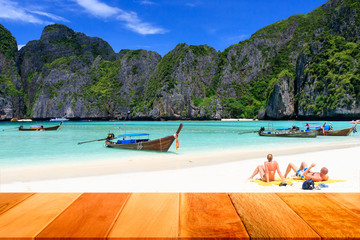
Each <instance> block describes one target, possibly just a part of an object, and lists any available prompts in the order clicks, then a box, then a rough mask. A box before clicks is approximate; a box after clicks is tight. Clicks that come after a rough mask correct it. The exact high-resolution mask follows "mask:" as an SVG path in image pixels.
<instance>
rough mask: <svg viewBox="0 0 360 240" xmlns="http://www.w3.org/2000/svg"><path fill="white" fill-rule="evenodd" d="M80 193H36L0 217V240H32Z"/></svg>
mask: <svg viewBox="0 0 360 240" xmlns="http://www.w3.org/2000/svg"><path fill="white" fill-rule="evenodd" d="M79 195H80V193H37V194H34V195H33V196H31V197H30V198H28V199H27V200H26V201H23V202H22V203H21V204H18V205H16V206H15V207H13V208H11V209H10V210H8V211H6V212H5V213H3V214H2V215H0V238H1V239H6V238H8V239H14V238H17V239H19V238H22V239H33V238H34V237H35V236H36V234H38V233H39V232H40V231H41V230H42V229H43V228H44V227H45V226H47V225H48V224H49V223H50V222H51V221H52V220H53V219H55V218H56V216H57V215H59V214H60V213H61V212H62V211H63V210H64V209H65V208H66V207H68V206H69V204H71V203H72V202H73V201H74V200H75V199H76V198H77V197H78V196H79Z"/></svg>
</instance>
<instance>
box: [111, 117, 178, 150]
mask: <svg viewBox="0 0 360 240" xmlns="http://www.w3.org/2000/svg"><path fill="white" fill-rule="evenodd" d="M182 127H183V125H182V123H180V126H179V128H178V130H177V131H176V133H175V134H174V135H171V136H167V137H163V138H158V139H155V140H149V138H148V136H149V134H147V133H135V134H122V135H119V136H118V137H117V138H123V140H117V141H115V142H114V141H111V140H113V139H117V138H115V137H114V134H112V133H110V134H109V135H108V137H107V139H106V141H105V145H106V146H107V147H110V148H119V149H133V150H151V151H160V152H167V151H168V150H169V148H170V146H171V144H172V143H173V142H174V140H176V144H177V145H176V148H178V135H179V133H180V131H181V129H182ZM128 137H129V138H132V137H140V139H126V138H128Z"/></svg>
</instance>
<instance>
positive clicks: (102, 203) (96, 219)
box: [36, 193, 130, 239]
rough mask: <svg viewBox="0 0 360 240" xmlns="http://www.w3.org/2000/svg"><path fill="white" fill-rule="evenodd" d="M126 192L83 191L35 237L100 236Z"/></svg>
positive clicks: (121, 205)
mask: <svg viewBox="0 0 360 240" xmlns="http://www.w3.org/2000/svg"><path fill="white" fill-rule="evenodd" d="M129 195H130V194H129V193H84V194H82V195H81V196H80V197H79V198H78V199H77V200H76V201H74V202H73V203H72V204H71V205H70V206H69V207H68V208H67V209H66V210H65V211H64V212H62V213H61V214H60V215H59V216H58V217H57V218H56V219H55V220H54V221H53V222H51V223H50V224H49V225H48V226H47V227H46V228H45V229H44V230H43V231H42V232H41V233H40V234H39V235H37V236H36V239H54V238H58V239H59V238H81V239H104V238H105V237H106V236H107V234H108V232H109V231H110V229H111V227H112V224H113V223H114V221H115V219H116V217H117V216H118V214H119V212H120V211H121V209H122V207H123V206H124V204H125V202H126V200H127V198H128V196H129Z"/></svg>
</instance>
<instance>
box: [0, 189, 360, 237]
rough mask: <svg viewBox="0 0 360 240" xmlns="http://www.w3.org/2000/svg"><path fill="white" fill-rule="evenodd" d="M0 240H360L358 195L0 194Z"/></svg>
mask: <svg viewBox="0 0 360 240" xmlns="http://www.w3.org/2000/svg"><path fill="white" fill-rule="evenodd" d="M0 211H1V212H0V239H12V240H13V239H58V240H60V239H78V240H79V239H81V240H85V239H110V240H116V239H119V240H120V239H129V240H130V239H131V240H135V239H164V240H165V239H197V240H200V239H249V238H251V239H320V238H321V239H360V193H320V192H309V193H308V192H306V193H305V192H304V193H229V194H227V193H0Z"/></svg>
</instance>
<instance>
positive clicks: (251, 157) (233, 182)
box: [0, 142, 360, 192]
mask: <svg viewBox="0 0 360 240" xmlns="http://www.w3.org/2000/svg"><path fill="white" fill-rule="evenodd" d="M268 153H272V154H273V155H274V160H276V161H277V162H278V163H279V165H280V170H281V171H282V172H283V174H284V173H285V170H286V167H287V165H288V163H289V162H293V163H295V164H296V165H297V166H299V165H300V163H301V162H302V161H305V162H307V163H308V164H311V163H316V164H317V165H316V167H315V168H314V169H313V171H319V170H320V168H321V167H323V166H326V167H327V168H328V169H329V174H328V175H329V176H330V179H335V180H345V182H337V183H330V184H328V188H322V189H321V190H314V191H313V192H360V161H359V156H360V143H359V142H347V143H343V144H330V145H326V146H325V145H324V146H311V147H292V148H281V147H279V148H277V149H261V150H257V151H254V150H252V151H243V150H238V151H236V150H232V151H218V152H209V153H208V154H201V155H200V154H198V155H196V154H194V155H185V156H184V155H181V154H165V155H164V157H156V158H143V159H139V158H136V159H135V158H134V159H128V160H127V161H122V162H120V161H117V160H116V159H114V160H99V161H96V162H89V163H72V164H61V165H60V164H59V165H48V166H33V167H23V168H20V167H18V168H11V169H2V170H1V171H0V174H1V175H0V181H1V182H0V191H1V192H303V191H304V190H301V185H302V183H300V182H295V183H294V184H293V185H292V186H289V185H288V186H286V187H279V186H277V185H272V186H260V185H259V184H258V183H255V182H250V181H248V180H247V179H248V178H249V176H250V175H251V173H252V172H253V171H254V169H255V167H256V166H257V165H259V164H263V162H264V161H266V155H267V154H268ZM293 174H294V173H293V172H292V173H291V174H290V175H289V176H291V175H293ZM255 178H256V177H255Z"/></svg>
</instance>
